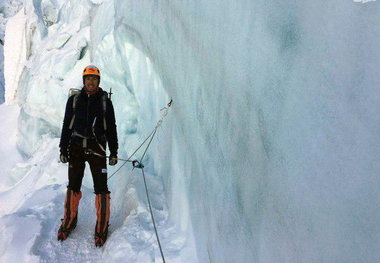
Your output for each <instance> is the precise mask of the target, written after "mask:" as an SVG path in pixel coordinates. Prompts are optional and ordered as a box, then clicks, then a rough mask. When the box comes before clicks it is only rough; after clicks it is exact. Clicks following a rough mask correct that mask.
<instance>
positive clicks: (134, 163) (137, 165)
mask: <svg viewBox="0 0 380 263" xmlns="http://www.w3.org/2000/svg"><path fill="white" fill-rule="evenodd" d="M172 103H173V100H172V99H171V100H170V101H169V103H168V104H167V105H166V107H164V108H162V109H161V111H162V110H165V111H164V113H163V114H162V116H161V119H160V120H159V121H158V122H157V124H156V127H154V129H153V131H152V132H151V133H150V134H149V135H148V137H146V138H145V140H144V141H143V142H142V143H141V144H140V145H139V147H137V149H136V150H135V151H134V152H133V153H132V155H130V156H129V158H128V159H126V160H125V159H121V158H116V159H117V160H120V161H123V162H124V163H123V164H122V165H121V166H120V167H119V168H118V169H117V170H116V171H115V172H113V173H112V174H111V175H110V176H109V177H108V178H107V179H110V178H111V177H112V176H114V175H115V174H116V173H117V172H119V171H120V169H121V168H122V167H123V166H124V165H125V164H126V163H127V162H131V163H132V166H133V169H135V168H138V169H141V172H142V175H143V179H144V186H145V193H146V198H147V200H148V206H149V211H150V216H151V218H152V223H153V227H154V232H155V234H156V238H157V243H158V247H159V249H160V253H161V257H162V260H163V262H164V263H166V261H165V257H164V253H163V252H162V247H161V242H160V238H159V236H158V232H157V227H156V222H155V220H154V216H153V211H152V205H151V202H150V197H149V191H148V186H147V184H146V179H145V173H144V165H143V162H142V161H143V159H144V157H145V154H146V152H147V151H148V149H149V147H150V145H151V143H152V141H153V139H154V136H155V135H156V132H157V130H158V128H160V126H161V125H162V122H163V121H164V118H165V117H166V115H168V113H169V109H170V107H171V105H172ZM149 139H150V140H149ZM148 140H149V143H148V145H147V146H146V148H145V150H144V153H143V155H142V157H141V158H140V160H139V161H138V160H133V161H132V160H131V159H132V157H133V156H134V155H135V154H136V153H137V151H138V150H140V148H141V147H142V146H143V145H144V144H145V143H146V142H147V141H148ZM85 153H86V154H94V155H96V156H99V157H103V158H110V156H104V155H102V154H100V153H97V152H95V151H93V150H91V149H86V150H85Z"/></svg>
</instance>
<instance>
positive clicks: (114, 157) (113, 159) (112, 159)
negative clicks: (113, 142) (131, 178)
mask: <svg viewBox="0 0 380 263" xmlns="http://www.w3.org/2000/svg"><path fill="white" fill-rule="evenodd" d="M108 164H109V165H111V166H114V165H116V164H117V155H116V154H112V153H111V155H110V158H109V161H108Z"/></svg>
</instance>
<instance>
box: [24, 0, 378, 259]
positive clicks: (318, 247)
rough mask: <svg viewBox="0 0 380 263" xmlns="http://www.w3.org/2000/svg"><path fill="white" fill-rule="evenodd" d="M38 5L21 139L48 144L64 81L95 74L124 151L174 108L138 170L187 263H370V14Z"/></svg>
mask: <svg viewBox="0 0 380 263" xmlns="http://www.w3.org/2000/svg"><path fill="white" fill-rule="evenodd" d="M39 3H40V2H39V1H34V4H33V6H30V9H29V10H31V11H30V12H31V13H34V14H35V15H36V17H37V18H35V24H36V25H40V27H36V28H37V30H36V31H37V32H39V35H38V36H39V38H40V40H38V41H40V42H38V41H37V40H35V41H37V42H34V43H35V44H34V51H33V52H32V54H33V55H32V56H31V57H30V59H29V61H28V63H27V65H28V67H27V70H26V71H25V72H24V73H23V75H22V76H21V85H20V86H19V89H21V95H22V96H21V99H20V101H19V103H20V104H21V105H22V106H23V111H22V112H23V114H22V115H21V116H24V117H21V118H23V119H24V120H29V122H27V125H28V126H23V128H20V129H21V132H23V131H27V130H28V129H27V128H26V127H36V125H37V124H38V123H43V124H44V125H42V126H41V127H43V132H44V133H51V134H53V135H57V134H58V130H59V126H60V120H61V118H62V110H63V104H64V101H65V91H66V90H67V88H69V87H68V83H75V81H74V80H76V81H80V79H79V78H76V77H75V76H76V75H75V74H76V72H79V71H80V68H81V67H82V66H83V65H85V64H87V62H90V61H94V62H96V63H97V64H99V65H100V66H101V68H102V69H103V72H104V81H105V82H104V83H105V84H107V86H112V87H114V88H115V90H116V91H117V95H114V98H115V105H116V108H117V116H119V117H118V118H119V119H118V122H119V123H120V126H119V133H120V134H121V136H122V139H121V140H122V141H123V143H122V145H121V147H122V148H123V150H124V151H128V150H129V149H131V148H132V145H133V142H135V141H138V139H139V137H137V138H136V137H134V136H136V134H137V135H138V136H142V135H143V134H144V133H145V131H148V130H149V129H150V128H152V127H153V126H154V124H153V123H154V121H155V120H157V118H158V116H159V115H158V113H157V109H158V108H160V107H161V105H162V104H163V103H165V102H166V101H167V99H168V98H169V97H172V98H173V100H174V106H173V111H172V112H171V113H170V115H169V117H168V119H167V121H166V123H165V124H164V126H163V130H161V131H160V133H159V139H158V140H157V142H155V144H154V147H153V148H152V151H151V153H150V156H149V157H150V162H149V164H150V166H151V167H154V171H155V173H156V174H158V175H161V176H163V178H164V182H165V191H166V196H167V198H168V203H169V205H170V211H171V218H172V219H173V220H174V221H175V222H176V223H177V224H178V225H179V226H180V227H181V229H182V230H183V231H184V232H187V233H189V236H191V235H192V234H193V235H194V238H195V243H196V247H197V252H196V254H197V257H198V260H199V262H218V263H219V262H376V260H377V259H378V258H379V256H380V254H379V253H380V252H379V251H380V250H379V248H380V247H379V246H380V245H379V244H380V243H379V242H378V241H379V238H380V229H379V225H378V222H379V221H380V210H379V205H378V204H379V201H380V200H379V199H380V191H379V190H378V189H379V186H380V183H379V180H378V173H379V170H380V165H379V163H378V160H379V157H380V156H379V150H378V149H379V146H380V145H379V144H380V142H379V140H378V134H379V131H380V126H379V123H380V115H379V114H378V113H377V106H378V105H379V99H380V96H379V91H378V81H379V77H377V76H378V75H379V68H380V67H379V66H380V65H379V64H380V63H379V61H380V60H379V58H380V57H379V56H380V55H379V54H380V52H379V51H380V48H379V46H378V44H377V43H379V41H380V34H379V33H380V32H379V24H380V7H379V5H378V3H377V2H371V3H367V4H361V3H355V2H351V1H335V0H329V1H311V0H310V1H308V0H307V1H281V0H272V1H243V0H241V1H230V0H218V1H216V0H208V1H194V0H172V1H164V0H162V1H160V0H157V1H146V0H138V1H137V0H136V1H135V0H129V1H125V0H115V1H106V0H105V1H100V0H99V1H92V3H91V2H87V1H75V8H70V5H71V6H72V7H73V6H74V1H64V2H60V1H58V2H55V4H53V3H52V2H50V1H42V2H41V4H39ZM46 6H50V7H51V8H50V9H47V7H46ZM45 7H46V8H45ZM41 10H50V11H46V12H47V13H48V14H50V15H51V17H53V18H54V17H55V20H54V19H50V20H52V25H49V24H47V23H44V26H43V27H42V26H41V25H42V24H43V23H42V22H41V21H42V20H43V17H44V15H43V14H44V11H41ZM54 10H56V11H54ZM68 10H70V11H73V10H74V11H75V12H69V11H68ZM55 12H56V13H57V14H59V15H57V16H54V14H55ZM50 20H49V21H50ZM45 22H46V21H45ZM73 25H76V26H77V27H74V28H73V27H72V26H73ZM65 33H67V34H68V35H66V36H67V37H65V36H64V34H65ZM61 38H62V43H61V44H62V45H59V44H58V43H57V39H61ZM35 39H38V38H35ZM53 39H54V41H53ZM49 41H51V45H52V46H51V49H50V50H49V52H51V53H47V51H46V49H43V51H39V50H41V49H38V48H37V47H38V45H37V43H44V45H43V46H40V47H44V48H46V43H48V42H49ZM67 45H68V46H67ZM82 52H83V53H82ZM58 54H60V55H58ZM81 54H82V55H83V56H82V55H81ZM58 58H60V59H58ZM41 63H46V64H43V65H45V66H44V67H39V68H36V67H33V65H41ZM49 66H50V67H49ZM41 71H42V72H41ZM144 76H145V77H144ZM41 77H43V78H42V79H41ZM47 81H49V83H50V84H51V85H49V88H47V87H43V85H40V84H39V85H37V84H38V83H47ZM102 81H103V80H102ZM52 87H56V89H52ZM32 92H35V94H46V96H40V97H38V96H35V95H33V96H32V95H30V94H33V93H32ZM52 97H53V98H54V100H53V101H51V100H50V99H51V98H52ZM54 106H55V107H54ZM30 120H33V121H30ZM36 132H37V133H38V132H40V131H39V130H37V131H36ZM24 134H26V132H24ZM24 138H25V136H24ZM129 138H131V139H129ZM20 145H21V147H22V148H23V149H25V152H27V153H29V154H32V153H33V150H34V149H35V148H36V147H38V145H39V142H38V140H37V141H35V142H33V143H30V141H28V140H26V139H24V140H22V139H21V143H20Z"/></svg>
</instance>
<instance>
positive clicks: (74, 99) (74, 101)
mask: <svg viewBox="0 0 380 263" xmlns="http://www.w3.org/2000/svg"><path fill="white" fill-rule="evenodd" d="M79 95H80V93H78V94H75V95H73V96H74V98H73V117H72V118H71V121H70V125H69V129H70V130H72V129H73V126H74V120H75V107H76V106H77V102H78V99H79Z"/></svg>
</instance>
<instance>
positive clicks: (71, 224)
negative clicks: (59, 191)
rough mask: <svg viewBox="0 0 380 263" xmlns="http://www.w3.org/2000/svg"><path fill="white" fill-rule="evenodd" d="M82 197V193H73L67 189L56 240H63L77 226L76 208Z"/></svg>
mask: <svg viewBox="0 0 380 263" xmlns="http://www.w3.org/2000/svg"><path fill="white" fill-rule="evenodd" d="M81 197H82V193H81V192H80V191H79V192H74V191H73V190H70V189H67V192H66V198H65V212H64V217H63V218H62V219H61V221H62V224H61V227H60V228H59V230H58V240H59V241H63V240H65V239H66V238H67V237H68V236H69V235H70V233H71V231H72V230H73V229H74V228H75V227H76V226H77V221H78V206H79V200H80V199H81Z"/></svg>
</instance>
